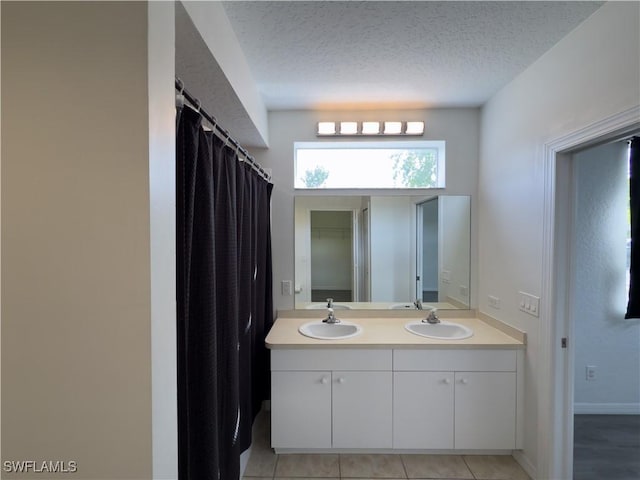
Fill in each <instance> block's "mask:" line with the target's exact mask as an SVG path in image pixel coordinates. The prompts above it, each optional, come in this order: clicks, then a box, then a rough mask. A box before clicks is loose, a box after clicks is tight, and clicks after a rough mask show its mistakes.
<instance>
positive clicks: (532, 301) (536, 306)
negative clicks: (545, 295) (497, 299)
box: [518, 292, 540, 317]
mask: <svg viewBox="0 0 640 480" xmlns="http://www.w3.org/2000/svg"><path fill="white" fill-rule="evenodd" d="M518 295H519V297H520V298H519V299H518V308H520V310H521V311H523V312H525V313H528V314H529V315H533V316H534V317H539V316H540V297H536V296H535V295H531V294H530V293H526V292H518Z"/></svg>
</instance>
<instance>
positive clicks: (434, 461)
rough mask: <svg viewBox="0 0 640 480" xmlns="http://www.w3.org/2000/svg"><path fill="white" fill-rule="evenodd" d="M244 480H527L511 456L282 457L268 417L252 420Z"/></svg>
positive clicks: (263, 414) (360, 455) (321, 455)
mask: <svg viewBox="0 0 640 480" xmlns="http://www.w3.org/2000/svg"><path fill="white" fill-rule="evenodd" d="M243 478H244V480H304V479H309V478H323V479H325V480H338V479H343V478H358V479H379V478H384V479H388V480H400V479H449V480H463V479H465V480H466V479H472V480H473V479H475V480H479V479H482V480H529V476H528V475H527V474H526V473H525V472H524V470H522V468H521V467H520V466H519V465H518V463H517V462H516V461H515V460H514V459H513V458H512V457H510V456H502V455H419V454H411V455H400V454H371V455H369V454H339V455H338V454H327V455H324V454H313V455H312V454H295V455H294V454H291V455H289V454H286V455H285V454H281V455H276V454H275V453H274V452H273V451H272V450H271V448H270V446H269V416H268V412H261V413H260V415H259V416H258V418H257V419H256V425H255V430H254V442H253V447H252V451H251V457H250V458H249V463H248V464H247V468H246V470H245V472H244V477H243Z"/></svg>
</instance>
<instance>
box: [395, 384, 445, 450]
mask: <svg viewBox="0 0 640 480" xmlns="http://www.w3.org/2000/svg"><path fill="white" fill-rule="evenodd" d="M453 380H454V375H453V373H452V372H395V373H394V374H393V448H417V449H438V448H447V449H452V448H453Z"/></svg>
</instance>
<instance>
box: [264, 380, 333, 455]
mask: <svg viewBox="0 0 640 480" xmlns="http://www.w3.org/2000/svg"><path fill="white" fill-rule="evenodd" d="M271 446H272V447H273V448H331V372H320V371H318V372H304V371H299V372H286V371H281V372H271Z"/></svg>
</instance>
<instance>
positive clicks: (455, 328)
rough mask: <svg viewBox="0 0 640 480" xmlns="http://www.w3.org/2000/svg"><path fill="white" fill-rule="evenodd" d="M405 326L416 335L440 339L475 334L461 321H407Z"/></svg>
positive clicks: (461, 337) (458, 338) (462, 337)
mask: <svg viewBox="0 0 640 480" xmlns="http://www.w3.org/2000/svg"><path fill="white" fill-rule="evenodd" d="M404 328H406V329H407V330H408V331H409V332H411V333H413V334H414V335H420V336H421V337H427V338H437V339H439V340H462V339H465V338H469V337H471V336H472V335H473V330H471V329H470V328H469V327H465V326H464V325H460V324H459V323H453V322H442V321H441V322H440V323H423V322H422V321H421V320H417V321H413V322H409V323H407V324H406V325H405V326H404Z"/></svg>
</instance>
